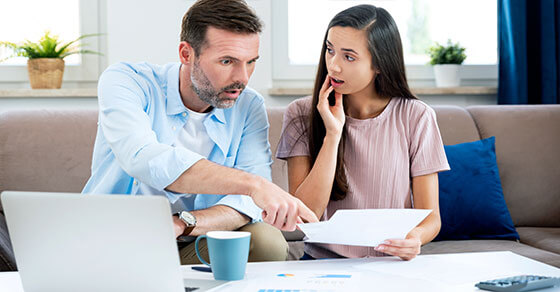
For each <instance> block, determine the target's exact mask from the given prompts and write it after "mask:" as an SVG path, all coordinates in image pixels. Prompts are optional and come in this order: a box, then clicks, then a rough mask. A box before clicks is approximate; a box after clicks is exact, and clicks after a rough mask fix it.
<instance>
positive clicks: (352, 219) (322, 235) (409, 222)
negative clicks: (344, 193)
mask: <svg viewBox="0 0 560 292" xmlns="http://www.w3.org/2000/svg"><path fill="white" fill-rule="evenodd" d="M431 212H432V210H424V209H356V210H337V211H336V212H335V213H334V215H333V216H332V217H331V218H330V219H329V220H328V221H322V222H316V223H302V224H298V227H299V228H300V229H301V231H303V233H305V235H306V238H305V239H304V241H307V242H319V243H332V244H346V245H358V246H377V245H379V244H381V243H382V242H383V241H384V240H386V239H395V238H396V239H404V238H405V237H406V235H407V234H408V232H410V230H412V229H413V228H414V227H416V226H417V225H418V224H419V223H420V222H422V220H424V218H426V216H428V214H430V213H431Z"/></svg>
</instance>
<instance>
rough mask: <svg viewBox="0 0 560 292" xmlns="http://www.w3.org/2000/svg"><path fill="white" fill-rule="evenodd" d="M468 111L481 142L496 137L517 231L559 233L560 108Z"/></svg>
mask: <svg viewBox="0 0 560 292" xmlns="http://www.w3.org/2000/svg"><path fill="white" fill-rule="evenodd" d="M467 110H468V111H469V112H470V113H471V115H472V116H473V119H474V121H475V123H476V125H477V127H478V129H479V133H480V136H481V137H482V138H488V137H490V136H496V158H497V160H498V168H499V170H500V178H501V181H502V186H503V189H504V197H505V199H506V203H507V206H508V208H509V211H510V213H511V217H512V219H513V222H514V223H515V226H540V227H545V226H549V227H560V105H546V106H542V105H541V106H538V105H532V106H531V105H526V106H474V107H469V108H467Z"/></svg>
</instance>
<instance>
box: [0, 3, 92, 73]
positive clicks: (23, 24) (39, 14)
mask: <svg viewBox="0 0 560 292" xmlns="http://www.w3.org/2000/svg"><path fill="white" fill-rule="evenodd" d="M0 27H3V28H9V29H3V31H2V35H1V40H2V41H10V42H15V43H20V42H23V41H24V40H30V41H37V40H38V39H39V38H40V37H41V36H42V35H43V34H44V33H45V31H46V30H49V31H50V32H51V34H52V35H58V36H59V39H60V40H61V41H62V42H67V41H71V40H74V39H76V38H77V37H79V36H80V35H82V34H89V33H97V32H98V1H87V0H82V1H78V0H51V1H41V0H19V1H11V2H10V3H9V4H8V5H4V9H2V10H0ZM84 43H86V44H87V46H86V47H85V48H86V49H89V50H94V51H99V38H98V37H92V38H87V39H85V40H84ZM10 53H11V51H9V50H7V49H5V48H0V59H2V58H4V57H7V56H8V55H9V54H10ZM64 61H65V64H66V67H65V73H64V79H65V80H71V81H92V80H97V77H98V73H99V56H97V55H89V54H87V55H71V56H68V57H67V58H65V59H64ZM26 65H27V59H26V58H23V57H16V58H11V59H8V60H6V61H4V62H2V63H0V80H2V82H19V81H27V80H28V76H27V67H26Z"/></svg>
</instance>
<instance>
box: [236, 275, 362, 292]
mask: <svg viewBox="0 0 560 292" xmlns="http://www.w3.org/2000/svg"><path fill="white" fill-rule="evenodd" d="M360 277H361V273H356V272H348V271H338V272H337V271H291V272H289V273H279V274H276V275H275V276H268V277H261V278H259V279H257V280H255V281H251V283H250V284H249V285H248V287H247V288H246V289H244V290H243V291H254V292H267V291H283V292H296V291H297V292H343V291H359V290H360V289H359V285H360Z"/></svg>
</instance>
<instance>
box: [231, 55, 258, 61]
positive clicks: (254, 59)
mask: <svg viewBox="0 0 560 292" xmlns="http://www.w3.org/2000/svg"><path fill="white" fill-rule="evenodd" d="M260 57H261V56H256V57H255V58H253V59H251V60H249V62H251V61H256V60H258V59H259V58H260ZM222 59H230V60H233V61H236V62H238V61H239V59H238V58H236V57H232V56H223V57H222Z"/></svg>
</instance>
